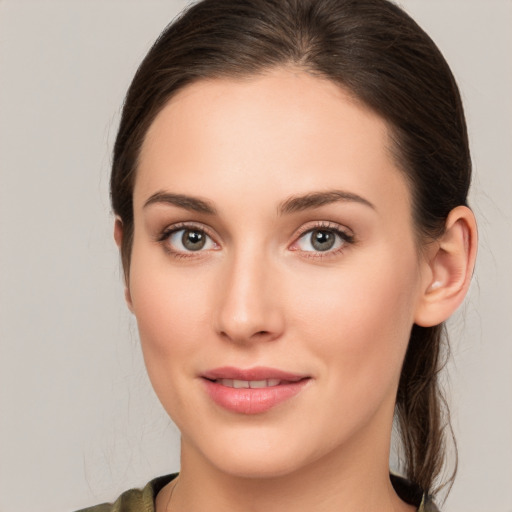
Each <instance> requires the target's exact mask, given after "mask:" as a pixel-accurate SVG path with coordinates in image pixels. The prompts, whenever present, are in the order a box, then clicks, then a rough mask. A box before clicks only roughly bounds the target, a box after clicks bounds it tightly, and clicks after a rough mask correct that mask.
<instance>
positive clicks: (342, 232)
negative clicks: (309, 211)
mask: <svg viewBox="0 0 512 512" xmlns="http://www.w3.org/2000/svg"><path fill="white" fill-rule="evenodd" d="M315 231H325V232H328V233H332V234H334V235H335V236H336V237H338V238H339V239H340V241H341V246H340V247H338V248H336V249H334V250H327V251H301V252H302V256H303V257H304V258H315V259H323V258H330V257H334V256H337V255H338V254H341V253H342V252H344V251H345V250H346V249H347V245H353V244H355V243H356V240H355V237H354V235H353V234H351V233H349V232H348V230H346V229H343V228H342V227H341V226H340V225H339V224H335V223H332V222H325V221H323V222H319V223H315V224H313V225H308V226H305V227H304V228H302V229H301V230H300V231H299V233H298V234H297V237H296V239H295V242H293V244H292V245H296V244H297V243H298V242H299V241H300V240H301V239H302V238H303V237H304V236H305V235H307V234H308V233H314V232H315ZM292 250H296V251H300V249H292Z"/></svg>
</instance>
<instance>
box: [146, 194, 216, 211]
mask: <svg viewBox="0 0 512 512" xmlns="http://www.w3.org/2000/svg"><path fill="white" fill-rule="evenodd" d="M152 204H170V205H173V206H178V207H179V208H184V209H185V210H190V211H192V212H197V213H205V214H207V215H215V214H216V213H217V210H216V209H215V207H214V206H213V205H212V204H211V203H210V202H209V201H206V200H204V199H198V198H197V197H192V196H187V195H184V194H171V193H169V192H156V193H155V194H153V195H152V196H151V197H150V198H149V199H148V200H147V201H146V202H145V203H144V208H146V207H148V206H150V205H152Z"/></svg>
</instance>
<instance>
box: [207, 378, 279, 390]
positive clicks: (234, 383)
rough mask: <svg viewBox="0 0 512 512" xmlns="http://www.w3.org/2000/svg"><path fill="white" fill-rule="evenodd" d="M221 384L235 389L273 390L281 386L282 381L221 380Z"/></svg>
mask: <svg viewBox="0 0 512 512" xmlns="http://www.w3.org/2000/svg"><path fill="white" fill-rule="evenodd" d="M217 382H218V383H219V384H222V385H223V386H226V387H228V388H235V389H248V388H251V389H258V388H271V387H274V386H279V384H280V383H281V381H280V380H279V379H266V380H238V379H219V380H217Z"/></svg>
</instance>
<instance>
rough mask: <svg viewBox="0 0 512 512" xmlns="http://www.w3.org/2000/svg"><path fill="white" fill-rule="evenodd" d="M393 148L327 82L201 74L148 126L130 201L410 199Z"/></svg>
mask: <svg viewBox="0 0 512 512" xmlns="http://www.w3.org/2000/svg"><path fill="white" fill-rule="evenodd" d="M390 145H391V144H390V137H389V133H388V126H387V124H386V122H385V121H384V120H383V119H382V118H380V117H379V116H378V115H376V114H375V113H373V112H372V111H371V110H370V109H368V108H366V107H365V106H364V105H362V104H361V103H360V102H359V101H357V100H356V99H355V98H354V97H353V96H352V95H350V94H349V93H348V92H347V91H346V90H344V89H343V88H341V87H339V86H338V85H336V84H334V83H333V82H331V81H329V80H325V79H321V78H318V77H314V76H312V75H310V74H307V73H305V72H303V71H298V70H293V69H278V70H274V71H272V72H269V73H267V74H264V75H259V76H255V77H250V78H246V79H237V80H234V79H215V80H203V81H199V82H197V83H194V84H192V85H189V86H187V87H185V88H184V89H182V90H181V91H179V92H178V93H177V94H176V95H175V96H174V97H173V98H172V99H171V100H170V101H169V102H168V104H167V105H166V106H165V107H164V108H163V109H162V111H161V112H160V113H159V114H158V115H157V117H156V118H155V120H154V122H153V123H152V125H151V126H150V128H149V130H148V133H147V134H146V138H145V141H144V144H143V146H142V150H141V155H140V159H139V162H140V165H139V169H138V176H137V180H136V186H135V201H136V202H137V201H139V202H140V201H142V200H143V199H144V197H147V196H148V195H150V194H153V193H155V192H156V191H158V190H160V189H171V190H175V189H176V188H177V189H178V190H176V191H177V192H179V193H191V192H194V190H197V188H198V187H200V188H201V189H202V190H203V191H208V192H211V193H214V192H215V191H217V190H219V191H222V192H223V194H224V195H225V194H226V193H227V192H229V191H231V192H233V193H234V194H237V195H241V194H242V195H244V196H246V197H249V196H255V195H256V196H257V195H258V194H260V195H262V194H263V195H264V196H265V197H267V198H268V197H269V196H275V199H276V200H278V196H280V197H279V198H282V197H283V196H286V195H290V194H295V193H305V192H308V191H309V190H311V189H315V190H318V189H323V188H331V187H336V188H340V187H341V188H343V189H348V190H349V191H350V192H353V193H356V194H360V195H364V194H366V195H368V194H369V195H370V196H374V200H376V199H377V196H379V195H382V193H383V192H384V191H385V190H386V189H389V188H390V187H391V189H393V190H392V193H395V194H396V192H397V190H398V189H400V193H401V194H402V195H405V196H408V190H407V188H406V187H405V182H404V179H403V176H402V174H401V173H400V172H399V171H398V170H397V166H396V164H395V162H394V159H393V157H392V154H391V151H390ZM397 187H398V189H397ZM196 195H197V193H196ZM405 199H406V200H408V198H407V197H406V198H405ZM368 200H369V201H371V202H374V200H373V201H372V198H368Z"/></svg>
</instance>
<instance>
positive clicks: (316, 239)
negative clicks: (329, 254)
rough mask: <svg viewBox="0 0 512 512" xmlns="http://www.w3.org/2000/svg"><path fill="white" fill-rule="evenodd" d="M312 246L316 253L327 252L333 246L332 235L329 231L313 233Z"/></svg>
mask: <svg viewBox="0 0 512 512" xmlns="http://www.w3.org/2000/svg"><path fill="white" fill-rule="evenodd" d="M312 238H313V240H312V245H313V247H314V248H315V249H316V250H317V251H328V250H329V249H331V248H332V246H333V245H334V241H335V240H334V235H333V234H332V233H331V232H329V231H313V237H312Z"/></svg>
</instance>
